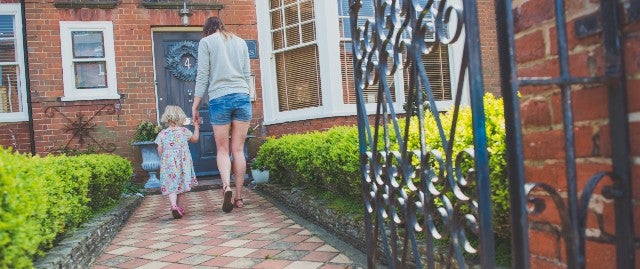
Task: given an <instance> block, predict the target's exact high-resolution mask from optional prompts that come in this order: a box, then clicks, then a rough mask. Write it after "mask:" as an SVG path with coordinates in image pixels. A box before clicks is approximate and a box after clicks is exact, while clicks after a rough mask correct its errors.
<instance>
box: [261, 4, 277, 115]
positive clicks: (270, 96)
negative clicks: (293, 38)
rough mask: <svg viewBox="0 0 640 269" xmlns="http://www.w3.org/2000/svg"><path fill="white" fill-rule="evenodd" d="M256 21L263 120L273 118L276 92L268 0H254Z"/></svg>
mask: <svg viewBox="0 0 640 269" xmlns="http://www.w3.org/2000/svg"><path fill="white" fill-rule="evenodd" d="M256 19H257V20H256V21H257V27H258V46H259V48H260V51H261V53H260V73H261V74H260V82H261V85H262V113H263V115H264V121H265V122H267V121H269V120H271V119H273V118H275V116H276V115H275V114H276V112H277V108H278V104H277V100H278V93H277V86H276V79H275V72H274V70H275V63H273V50H272V48H273V43H272V40H271V18H270V16H269V3H268V0H256Z"/></svg>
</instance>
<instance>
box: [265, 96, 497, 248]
mask: <svg viewBox="0 0 640 269" xmlns="http://www.w3.org/2000/svg"><path fill="white" fill-rule="evenodd" d="M484 104H485V116H486V130H487V140H488V141H487V142H488V152H489V155H490V156H489V166H490V178H491V183H490V184H491V191H492V201H493V203H494V219H495V221H494V225H495V230H496V232H497V233H499V236H500V237H503V238H504V237H506V236H508V232H509V229H508V223H509V219H508V215H509V196H508V195H509V194H508V185H507V179H506V171H505V166H506V159H505V158H506V155H505V154H506V152H505V128H504V112H503V105H502V100H501V99H497V98H495V97H493V96H492V95H491V94H486V95H485V97H484ZM452 118H453V113H452V112H447V113H444V114H441V115H440V120H441V122H442V125H443V129H444V132H445V135H446V136H447V139H448V136H449V130H450V128H451V123H452ZM399 125H400V127H401V128H400V130H402V132H404V128H405V126H406V125H405V123H404V121H403V120H400V121H399ZM424 125H425V126H424V128H425V136H426V137H425V142H426V146H427V150H438V151H440V152H444V150H443V149H442V141H441V139H440V134H439V130H438V128H437V125H436V121H435V118H434V117H433V116H432V115H431V114H430V113H427V115H426V116H425V124H424ZM390 129H391V133H390V140H391V141H393V142H395V141H396V136H395V132H394V131H393V128H390ZM379 135H380V137H382V134H379ZM379 141H380V143H379V144H381V143H382V140H381V139H379ZM407 146H408V148H409V149H420V138H419V132H418V122H417V119H412V120H411V126H410V128H409V140H408V142H407ZM470 148H473V129H472V117H471V109H470V108H469V107H461V108H460V111H459V115H458V121H457V127H456V135H455V140H454V141H453V152H454V158H455V157H456V156H455V154H457V153H459V152H462V151H463V150H465V149H470ZM391 149H392V150H398V149H399V147H398V145H397V144H395V143H393V144H392V145H391ZM358 156H359V153H358V130H357V128H356V127H334V128H331V129H329V130H328V131H325V132H313V133H308V134H297V135H285V136H282V137H280V138H277V139H274V138H270V139H267V141H266V142H265V143H264V144H263V145H262V146H261V147H260V150H259V152H258V155H257V157H256V159H257V161H258V162H260V163H261V164H263V165H264V166H266V167H267V168H268V170H269V173H270V175H272V176H271V179H270V180H272V181H273V182H276V183H280V184H283V185H288V186H299V187H303V186H307V187H311V186H313V187H319V188H323V189H325V190H329V191H331V192H334V193H335V194H337V195H340V196H342V197H345V198H349V199H352V200H356V201H360V200H361V198H362V195H361V182H360V180H361V179H360V174H359V173H360V172H359V169H360V164H359V160H358ZM415 161H416V162H418V161H419V160H415ZM463 166H464V168H466V169H468V168H472V166H473V163H472V162H470V160H469V162H467V163H463ZM466 169H463V170H466Z"/></svg>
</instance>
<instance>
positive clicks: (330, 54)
mask: <svg viewBox="0 0 640 269" xmlns="http://www.w3.org/2000/svg"><path fill="white" fill-rule="evenodd" d="M314 8H315V12H316V13H315V20H316V43H317V45H318V53H319V58H320V59H319V60H320V85H321V91H322V104H323V105H322V106H320V107H313V108H305V109H299V110H293V111H283V112H280V111H279V109H278V91H277V89H278V88H277V87H278V86H277V78H276V72H275V70H276V68H275V57H274V53H273V43H272V40H271V17H270V14H269V10H270V8H269V0H256V13H257V23H258V40H259V42H258V44H259V46H260V51H262V52H263V53H260V70H261V72H262V75H261V82H262V96H263V112H264V124H265V125H270V124H278V123H284V122H291V121H300V120H308V119H317V118H327V117H336V116H352V115H356V113H357V112H356V105H355V104H345V103H344V98H343V97H344V96H343V90H342V68H336V66H340V65H341V63H340V47H339V46H340V41H342V40H343V39H342V38H341V37H340V29H339V27H340V25H339V14H338V3H337V1H336V0H315V1H314ZM460 38H461V39H459V40H460V41H458V42H456V43H455V44H453V45H450V46H449V69H450V75H451V84H452V85H451V91H452V93H451V95H452V99H453V100H455V98H456V97H455V94H456V89H457V88H456V87H457V78H458V74H459V72H460V66H461V60H462V59H461V57H462V49H463V48H464V42H462V41H463V40H464V39H463V38H464V30H463V33H462V36H461V37H460ZM399 71H401V72H396V74H395V75H394V76H395V79H394V84H395V85H394V86H395V90H396V102H395V103H394V104H393V107H394V110H395V111H396V113H404V109H403V105H404V103H405V102H406V97H405V96H404V80H403V70H402V69H399ZM466 77H467V76H465V80H464V85H463V96H462V103H463V104H468V103H469V101H468V96H467V95H468V94H467V92H468V79H466ZM453 103H454V101H437V102H436V106H437V107H438V110H440V111H445V110H449V109H450V108H451V107H452V105H453ZM375 106H376V104H373V103H370V104H366V107H367V111H368V112H369V113H371V114H372V113H375Z"/></svg>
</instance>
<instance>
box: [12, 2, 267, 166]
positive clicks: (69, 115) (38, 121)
mask: <svg viewBox="0 0 640 269" xmlns="http://www.w3.org/2000/svg"><path fill="white" fill-rule="evenodd" d="M199 2H200V3H207V2H209V3H214V4H222V5H223V8H222V9H221V10H207V11H204V10H192V13H193V16H192V17H191V26H192V27H191V28H189V29H188V31H197V32H201V30H202V24H203V23H204V20H205V19H206V18H208V17H209V16H214V15H216V16H220V17H221V18H222V19H223V20H224V21H225V23H226V25H227V28H228V29H229V30H230V31H232V32H235V33H236V34H238V35H239V36H240V37H242V38H244V39H253V40H256V39H257V27H256V19H255V5H254V1H239V0H233V1H231V0H229V1H224V0H222V1H217V0H216V1H199ZM25 10H26V11H25V12H26V14H25V18H26V21H27V24H26V29H25V31H26V44H27V47H28V64H29V67H28V69H29V70H28V72H29V84H30V88H29V91H30V94H31V104H30V105H31V107H32V111H33V112H32V119H33V132H34V137H33V141H35V145H34V147H35V152H36V153H38V154H46V153H48V152H51V151H54V150H55V149H57V148H59V147H61V146H64V145H69V146H70V147H78V148H80V149H86V145H87V144H86V143H87V142H88V143H91V144H94V145H95V143H94V142H97V143H99V144H101V145H105V147H115V151H114V153H116V154H118V155H122V156H126V157H129V158H131V159H132V160H135V159H136V158H137V157H138V156H137V155H138V154H137V151H135V150H133V148H132V147H131V146H129V141H130V140H131V138H132V137H133V133H134V130H135V126H136V125H137V124H138V123H139V122H140V121H142V120H150V121H153V122H155V121H156V117H157V115H156V96H155V86H154V66H153V54H152V38H151V37H152V31H153V29H154V28H157V27H176V31H185V28H184V27H182V26H181V21H180V17H179V14H178V10H177V9H147V8H144V7H142V6H141V4H140V3H139V1H134V2H131V1H129V2H119V3H118V5H117V6H116V7H115V8H113V9H100V8H76V9H72V8H56V7H55V6H54V3H53V1H27V2H26V4H25ZM60 21H112V22H113V27H114V33H113V35H114V44H115V54H116V71H117V79H118V93H119V94H120V95H121V99H120V100H97V101H72V102H62V101H60V98H61V97H62V96H63V95H64V87H63V78H62V60H61V51H60V25H59V22H60ZM251 64H252V69H253V70H252V72H253V73H254V74H256V85H257V88H258V89H257V92H258V100H257V101H256V102H255V108H254V109H255V113H256V114H257V117H256V118H261V116H260V114H261V113H262V109H261V94H260V92H261V91H260V83H259V82H260V75H259V74H260V70H259V62H258V60H252V61H251ZM100 109H103V111H102V112H99V113H97V111H99V110H100ZM79 114H82V115H83V116H84V117H91V116H93V115H95V118H94V119H93V120H92V121H91V123H93V124H95V127H94V129H93V131H91V132H90V135H91V137H93V138H94V139H95V140H96V141H92V140H88V139H87V140H88V141H85V146H81V145H80V144H79V143H78V141H77V139H71V137H72V134H71V132H68V131H65V128H66V127H65V126H66V125H69V124H70V123H71V122H70V121H73V120H76V119H77V116H78V115H79ZM85 119H86V118H85ZM0 128H2V129H3V130H8V132H5V131H3V132H2V133H1V134H0V145H3V146H13V147H14V148H16V149H18V150H19V151H21V152H30V151H31V150H30V146H31V145H30V143H31V142H30V136H29V124H28V122H21V123H9V124H0ZM110 144H111V145H110ZM136 162H138V161H137V160H136Z"/></svg>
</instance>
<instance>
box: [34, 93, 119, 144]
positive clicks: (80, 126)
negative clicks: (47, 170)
mask: <svg viewBox="0 0 640 269" xmlns="http://www.w3.org/2000/svg"><path fill="white" fill-rule="evenodd" d="M81 106H95V105H81ZM65 107H66V106H50V107H47V108H46V109H45V111H44V114H45V115H46V116H47V117H49V118H53V117H54V116H55V115H56V114H59V115H61V116H62V118H64V119H65V120H66V121H67V123H66V124H65V125H64V128H62V130H63V131H64V132H65V133H71V134H72V135H71V138H69V140H67V142H66V143H65V144H64V146H60V147H56V148H52V149H50V152H57V153H69V154H73V153H77V152H90V153H99V152H114V151H115V150H116V145H115V144H114V143H109V142H106V141H98V140H97V139H96V138H95V136H94V132H95V131H96V126H97V125H96V123H95V122H93V120H94V119H95V117H96V116H98V115H101V114H108V115H113V114H115V113H116V108H115V105H113V104H105V105H98V107H99V108H98V109H97V110H96V111H95V112H93V114H92V115H91V116H86V115H85V114H84V113H82V112H77V113H75V117H68V116H67V115H65V113H63V112H62V111H61V109H63V108H65ZM74 141H75V142H76V146H73V142H74Z"/></svg>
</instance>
